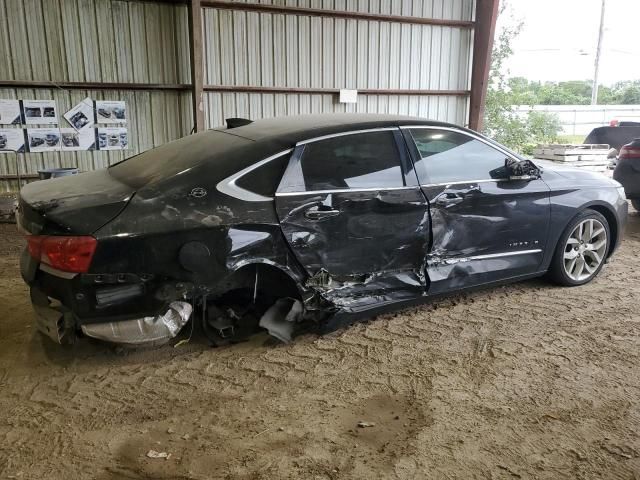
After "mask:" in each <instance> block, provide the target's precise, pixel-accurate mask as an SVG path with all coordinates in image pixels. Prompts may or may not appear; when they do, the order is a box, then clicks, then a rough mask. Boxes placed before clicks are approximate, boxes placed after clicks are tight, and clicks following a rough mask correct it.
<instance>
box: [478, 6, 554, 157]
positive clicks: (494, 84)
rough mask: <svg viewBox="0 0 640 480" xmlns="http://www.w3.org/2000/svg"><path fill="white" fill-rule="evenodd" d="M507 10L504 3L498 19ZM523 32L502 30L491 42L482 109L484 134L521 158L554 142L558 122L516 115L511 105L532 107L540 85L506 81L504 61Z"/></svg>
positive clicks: (510, 27)
mask: <svg viewBox="0 0 640 480" xmlns="http://www.w3.org/2000/svg"><path fill="white" fill-rule="evenodd" d="M507 9H508V6H507V3H506V2H503V3H502V5H501V8H500V15H504V14H505V12H506V11H507ZM521 28H522V22H512V23H511V24H510V25H509V24H506V25H505V26H503V27H502V28H501V30H500V32H499V33H498V36H497V38H496V40H495V42H494V47H493V52H492V57H491V69H490V72H489V86H488V89H487V99H486V105H485V118H484V133H486V134H487V135H489V136H491V137H492V138H494V139H495V140H496V141H498V142H500V143H502V144H504V145H506V146H508V147H510V148H512V149H514V150H516V151H520V152H521V153H524V154H531V153H533V152H532V150H533V147H534V146H535V144H536V143H549V142H553V141H555V140H556V138H557V136H558V132H559V131H560V122H559V120H558V118H557V116H555V115H551V114H548V113H545V112H530V113H529V114H528V115H526V116H521V115H518V114H517V112H516V111H515V107H514V105H523V104H524V105H526V104H529V105H533V104H534V103H535V102H534V101H533V100H534V99H535V98H536V96H537V93H536V92H537V91H538V90H539V89H540V88H541V85H531V82H529V81H527V80H526V79H522V78H520V79H519V78H513V79H507V77H506V75H505V72H504V63H505V61H506V60H507V59H508V58H509V57H510V56H511V55H512V54H513V50H512V48H511V42H512V41H513V39H514V38H515V37H516V36H517V35H518V33H519V32H520V29H521Z"/></svg>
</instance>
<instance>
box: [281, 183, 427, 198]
mask: <svg viewBox="0 0 640 480" xmlns="http://www.w3.org/2000/svg"><path fill="white" fill-rule="evenodd" d="M416 188H420V186H419V185H412V186H407V187H372V188H336V189H333V190H311V191H308V192H276V197H290V196H292V195H315V194H322V193H357V192H382V191H387V190H411V189H416Z"/></svg>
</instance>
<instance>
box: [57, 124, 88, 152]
mask: <svg viewBox="0 0 640 480" xmlns="http://www.w3.org/2000/svg"><path fill="white" fill-rule="evenodd" d="M60 142H61V147H62V151H63V152H78V151H83V150H95V148H96V131H95V129H93V128H87V129H84V130H82V131H80V132H78V131H76V130H75V129H74V128H61V129H60Z"/></svg>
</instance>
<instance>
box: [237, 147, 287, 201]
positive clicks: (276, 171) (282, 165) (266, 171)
mask: <svg viewBox="0 0 640 480" xmlns="http://www.w3.org/2000/svg"><path fill="white" fill-rule="evenodd" d="M289 157H291V155H290V154H289V155H281V156H280V157H278V158H274V159H273V160H271V161H269V162H267V163H265V164H264V165H262V166H260V167H258V168H256V169H254V170H251V171H250V172H249V173H246V174H244V175H243V176H241V177H240V178H238V179H237V180H236V185H237V186H239V187H240V188H244V189H245V190H249V191H250V192H253V193H257V194H258V195H262V196H264V197H273V196H274V195H275V193H276V188H278V184H279V183H280V179H281V178H282V175H283V174H284V170H285V169H286V168H287V164H288V163H289Z"/></svg>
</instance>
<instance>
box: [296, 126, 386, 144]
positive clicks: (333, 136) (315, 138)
mask: <svg viewBox="0 0 640 480" xmlns="http://www.w3.org/2000/svg"><path fill="white" fill-rule="evenodd" d="M391 130H398V127H378V128H368V129H365V130H353V131H349V132H339V133H332V134H330V135H323V136H321V137H314V138H309V139H307V140H301V141H299V142H298V143H296V147H298V146H300V145H306V144H308V143H314V142H320V141H322V140H327V139H329V138H336V137H344V136H346V135H357V134H359V133H370V132H388V131H391Z"/></svg>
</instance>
